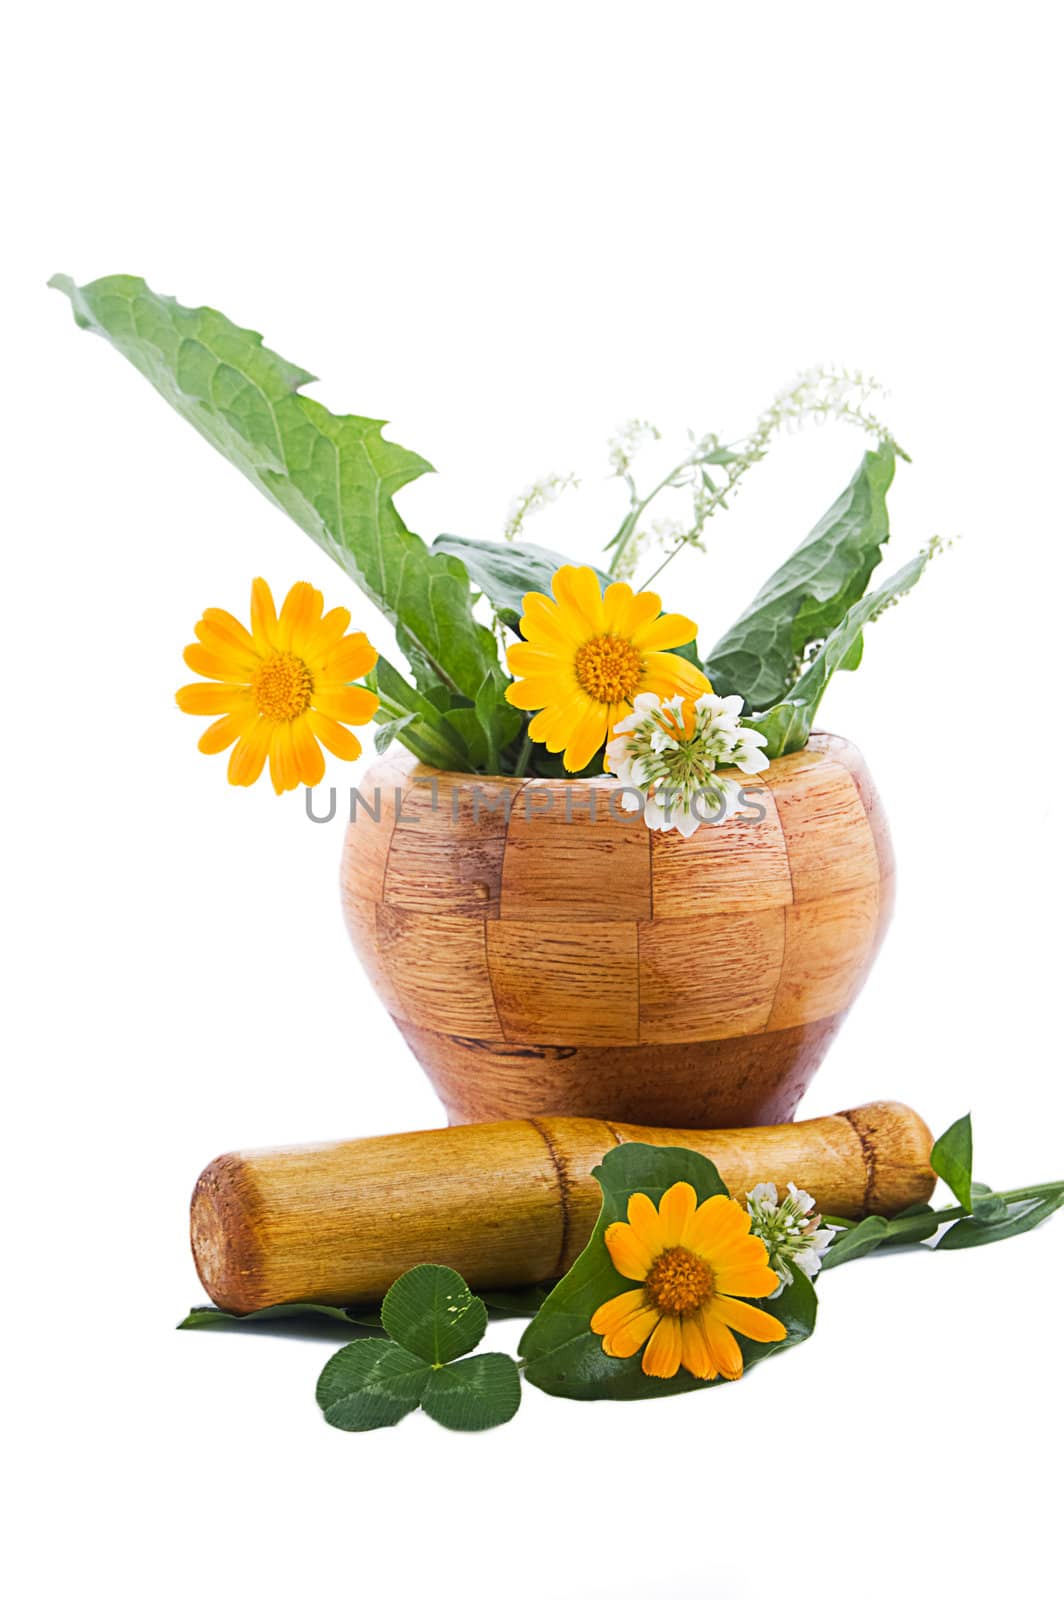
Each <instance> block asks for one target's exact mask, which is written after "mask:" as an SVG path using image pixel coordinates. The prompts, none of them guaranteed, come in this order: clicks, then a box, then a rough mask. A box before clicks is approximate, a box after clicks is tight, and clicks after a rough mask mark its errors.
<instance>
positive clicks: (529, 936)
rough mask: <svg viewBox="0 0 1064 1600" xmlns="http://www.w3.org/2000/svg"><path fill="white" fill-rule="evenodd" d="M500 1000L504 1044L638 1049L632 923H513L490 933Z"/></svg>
mask: <svg viewBox="0 0 1064 1600" xmlns="http://www.w3.org/2000/svg"><path fill="white" fill-rule="evenodd" d="M487 939H488V961H489V964H490V967H491V981H492V984H493V986H494V989H495V1000H496V1004H497V1006H498V1010H499V1018H500V1020H501V1022H502V1027H503V1033H504V1034H505V1036H506V1038H507V1039H510V1040H514V1041H518V1042H528V1043H536V1044H635V1043H636V1042H637V1041H638V1039H639V944H638V938H637V935H636V925H635V923H634V922H553V923H544V922H511V921H507V920H506V919H502V920H501V921H499V922H492V923H490V924H489V925H488V928H487Z"/></svg>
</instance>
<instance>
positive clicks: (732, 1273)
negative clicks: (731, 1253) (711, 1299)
mask: <svg viewBox="0 0 1064 1600" xmlns="http://www.w3.org/2000/svg"><path fill="white" fill-rule="evenodd" d="M714 1282H715V1284H716V1286H717V1290H718V1292H719V1293H720V1294H722V1295H731V1294H741V1295H749V1296H750V1298H751V1299H754V1300H763V1299H764V1298H765V1296H766V1295H770V1294H775V1292H776V1290H777V1289H778V1288H779V1286H780V1280H779V1278H778V1277H777V1275H776V1273H774V1272H773V1270H772V1268H771V1267H722V1268H721V1270H720V1271H719V1272H717V1273H715V1274H714Z"/></svg>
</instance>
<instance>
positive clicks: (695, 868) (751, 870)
mask: <svg viewBox="0 0 1064 1600" xmlns="http://www.w3.org/2000/svg"><path fill="white" fill-rule="evenodd" d="M748 788H749V791H750V797H751V802H752V804H756V806H757V807H758V808H764V813H765V814H764V816H763V817H762V818H761V819H760V820H759V821H752V820H745V819H746V818H748V817H753V816H754V815H755V813H754V810H753V809H752V805H751V806H750V807H745V808H744V810H743V812H742V813H741V814H737V815H735V816H732V817H729V818H728V820H727V821H726V822H722V823H721V824H720V825H719V826H718V827H704V828H699V829H698V831H697V833H693V834H692V835H691V837H690V838H689V839H685V838H683V836H682V835H681V834H679V833H675V832H673V833H653V834H650V830H649V829H647V828H645V827H643V824H642V822H640V823H639V825H640V827H643V831H644V833H648V834H650V842H651V856H652V860H653V871H654V912H653V915H654V919H655V921H657V920H658V919H659V918H665V917H692V916H695V915H705V916H719V915H721V914H722V913H723V912H736V911H739V912H742V911H764V910H767V909H768V908H769V907H771V906H785V905H790V903H791V901H792V900H793V898H794V891H793V889H792V887H791V870H790V862H789V860H788V857H787V841H786V839H785V838H784V834H783V827H782V825H781V823H780V819H779V813H778V811H777V809H776V801H775V797H774V795H773V793H772V791H771V789H769V788H768V787H767V785H764V784H761V783H759V781H758V779H757V778H751V779H750V780H749V784H748ZM637 820H638V819H637Z"/></svg>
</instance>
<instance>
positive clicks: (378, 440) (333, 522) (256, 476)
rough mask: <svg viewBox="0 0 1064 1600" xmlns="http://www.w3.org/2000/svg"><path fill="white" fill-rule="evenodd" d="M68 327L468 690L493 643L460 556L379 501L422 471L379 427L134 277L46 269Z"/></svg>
mask: <svg viewBox="0 0 1064 1600" xmlns="http://www.w3.org/2000/svg"><path fill="white" fill-rule="evenodd" d="M52 286H53V287H54V288H56V289H60V290H62V292H63V293H64V294H66V295H68V296H69V297H70V301H71V304H72V306H73V308H74V317H75V320H76V321H77V323H78V325H79V326H80V327H82V328H90V329H91V330H92V331H93V332H94V333H99V334H101V335H103V337H104V338H106V339H109V340H110V342H111V343H112V344H113V345H114V346H115V348H116V349H117V350H119V351H121V353H122V354H123V355H124V356H125V357H126V358H127V359H128V360H129V361H131V362H132V364H133V365H134V366H135V367H136V368H137V370H138V371H139V372H141V373H143V375H144V376H145V377H146V378H147V379H148V381H149V383H151V384H152V385H153V386H154V387H155V388H156V389H157V390H158V391H159V393H160V394H161V395H163V397H164V398H165V399H166V400H168V401H169V403H170V404H171V405H172V406H173V407H174V408H175V410H177V411H179V412H180V413H181V415H182V416H183V417H185V418H186V420H187V421H189V422H191V423H192V426H193V427H194V428H196V429H198V431H199V432H200V433H201V434H203V436H204V438H206V439H208V440H209V441H210V442H211V444H213V445H214V446H215V448H216V449H217V450H219V451H221V453H222V455H224V456H225V457H226V458H227V459H228V460H229V461H232V462H233V464H234V465H235V466H237V467H239V469H240V471H241V472H243V473H244V475H245V476H246V477H247V478H249V479H250V480H251V482H252V483H253V484H255V486H256V488H258V489H260V490H261V491H262V493H263V494H265V495H266V496H267V498H268V499H270V500H272V501H273V502H274V504H275V505H277V506H279V507H280V508H281V509H282V510H283V511H286V512H287V513H288V515H289V516H290V517H292V518H293V519H294V521H296V522H297V523H298V524H299V526H300V527H301V528H302V529H303V530H304V532H306V533H309V534H310V536H311V538H312V539H313V540H314V541H315V543H317V544H319V545H320V546H321V547H322V549H323V550H325V551H326V552H327V553H328V554H329V555H330V556H332V557H333V559H334V560H335V561H337V562H339V564H340V566H342V567H343V569H344V571H345V572H346V573H348V575H349V576H350V577H351V578H353V579H354V581H355V583H357V584H358V586H359V588H360V589H362V591H363V592H364V593H365V594H367V595H368V596H369V598H370V599H371V600H372V601H373V602H374V604H375V605H376V606H377V607H378V608H379V609H380V611H381V612H382V613H383V614H384V616H385V617H386V618H387V619H388V621H389V622H391V623H392V624H393V625H394V626H395V628H396V634H397V638H398V639H399V643H400V648H401V649H403V651H404V653H405V654H407V656H408V657H409V659H410V660H411V662H412V664H413V665H414V667H415V670H416V671H417V672H419V673H420V674H421V675H422V676H423V677H424V676H426V675H428V674H431V675H433V677H434V678H435V679H438V680H439V681H440V682H442V683H445V684H447V685H448V686H450V687H453V688H455V689H457V690H458V691H459V692H460V693H462V694H465V695H468V696H469V698H470V699H472V698H473V697H474V696H475V695H476V693H477V690H478V689H479V687H480V685H481V684H482V683H483V681H484V676H485V674H486V673H487V672H489V671H490V670H491V668H492V667H493V666H494V665H495V664H496V662H497V660H498V653H497V649H496V645H495V640H494V638H493V636H492V634H491V632H490V630H489V629H487V628H485V627H483V626H482V625H481V624H480V623H478V622H476V621H475V619H474V617H473V609H472V607H473V601H472V595H471V593H470V588H469V579H468V575H467V573H466V570H465V568H464V566H463V565H462V562H461V561H460V560H458V559H456V557H455V556H454V555H450V554H447V553H446V552H438V553H436V554H432V553H430V551H429V550H428V548H427V546H426V545H425V544H424V542H423V541H422V540H421V539H420V538H418V536H417V535H416V534H414V533H411V532H410V531H409V529H408V528H407V527H406V526H405V525H404V523H403V521H402V518H401V517H400V516H399V513H398V512H397V511H396V509H395V506H394V503H393V499H394V496H395V495H396V494H397V493H398V491H399V490H400V489H401V488H403V486H404V485H405V484H408V483H411V482H412V481H413V480H414V479H415V478H419V477H421V475H422V474H423V473H425V472H428V471H430V470H431V468H430V467H429V464H428V462H427V461H425V460H423V459H422V457H421V456H417V455H414V454H413V453H412V452H411V451H409V450H404V449H403V448H402V447H401V446H399V445H397V444H392V443H391V442H390V441H389V440H387V439H384V438H383V437H382V433H381V430H382V428H383V427H384V426H385V425H384V423H383V422H379V421H375V420H373V419H372V418H369V417H357V416H334V415H333V413H332V412H330V411H328V410H326V408H325V407H324V406H322V405H319V404H318V403H317V402H316V401H314V400H311V399H309V398H308V397H307V396H306V395H303V394H300V393H299V392H298V391H299V390H300V389H301V388H302V387H303V385H304V384H306V383H310V382H312V381H313V379H312V377H311V374H310V373H309V372H304V371H303V369H302V368H300V367H296V366H293V365H292V363H291V362H288V361H285V360H284V359H283V358H282V357H281V356H278V355H276V354H275V353H274V352H273V351H272V350H268V349H267V348H266V347H265V346H264V345H263V343H262V337H261V335H260V334H257V333H252V332H250V331H249V330H247V329H245V328H240V327H237V326H236V324H235V323H232V322H230V321H229V320H228V319H227V318H226V317H223V316H222V315H221V313H220V312H218V311H212V310H210V309H209V308H208V307H199V308H198V309H190V308H188V307H185V306H181V305H178V303H177V301H176V300H173V299H170V298H169V297H167V296H162V295H156V294H154V293H153V292H152V291H151V289H149V288H148V285H147V284H146V283H145V282H144V280H143V279H142V278H133V277H110V278H100V279H98V280H97V281H96V282H95V283H89V284H86V285H85V286H84V287H82V288H78V287H77V286H76V285H75V284H74V283H73V282H72V281H71V279H69V278H67V277H63V276H61V275H60V276H57V277H55V278H53V279H52Z"/></svg>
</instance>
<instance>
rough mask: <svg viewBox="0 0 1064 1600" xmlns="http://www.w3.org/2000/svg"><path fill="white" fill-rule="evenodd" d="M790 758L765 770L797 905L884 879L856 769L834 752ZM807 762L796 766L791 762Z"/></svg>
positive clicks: (860, 887) (810, 753) (812, 753)
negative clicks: (790, 765) (852, 769)
mask: <svg viewBox="0 0 1064 1600" xmlns="http://www.w3.org/2000/svg"><path fill="white" fill-rule="evenodd" d="M819 754H820V753H819V752H816V751H813V752H809V753H808V759H806V760H804V761H803V757H806V755H807V753H806V752H805V751H803V752H800V754H799V755H798V756H797V757H795V756H786V757H784V759H783V760H782V761H780V762H776V763H773V766H772V767H771V768H770V769H769V771H768V772H766V773H764V774H762V776H763V778H764V780H765V782H766V784H767V785H768V787H769V788H770V789H771V791H772V796H773V799H774V800H775V802H776V809H777V811H778V813H779V819H780V822H781V824H782V826H783V834H784V838H785V839H786V841H787V858H788V861H789V862H790V872H791V888H792V891H793V896H794V903H795V904H796V905H798V904H801V902H803V901H806V900H823V899H825V898H826V897H827V896H828V895H833V894H843V893H845V892H846V891H848V890H850V889H865V888H868V887H869V886H870V885H871V884H873V883H876V882H877V881H878V879H879V857H878V855H877V853H876V842H875V837H874V835H873V833H872V827H871V824H870V822H869V820H868V815H867V813H866V811H865V808H864V806H863V804H862V803H861V795H860V792H859V790H858V788H857V784H856V783H855V781H854V777H853V774H852V772H850V771H849V770H848V769H847V768H846V767H844V766H843V765H842V763H841V762H839V761H836V760H834V759H833V758H831V757H830V756H827V755H823V756H821V757H820V759H819V760H818V759H817V757H818V756H819ZM792 761H794V762H799V761H801V762H802V765H801V766H797V767H794V768H791V767H789V766H788V763H789V762H792Z"/></svg>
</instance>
